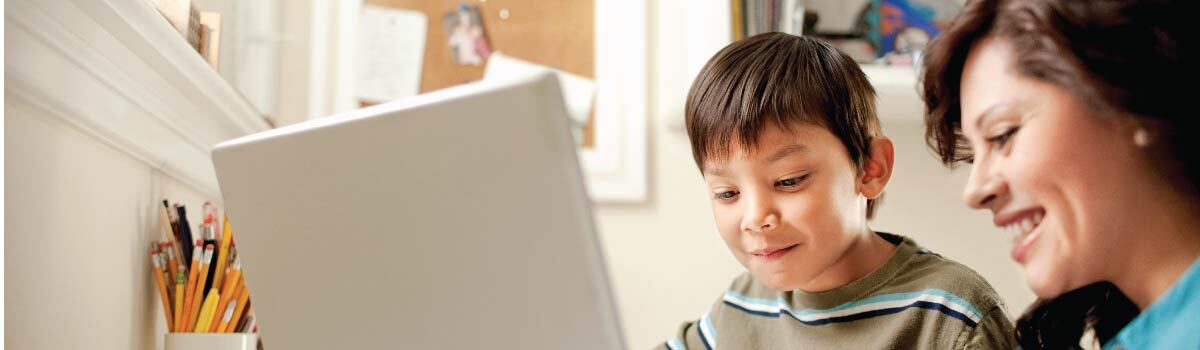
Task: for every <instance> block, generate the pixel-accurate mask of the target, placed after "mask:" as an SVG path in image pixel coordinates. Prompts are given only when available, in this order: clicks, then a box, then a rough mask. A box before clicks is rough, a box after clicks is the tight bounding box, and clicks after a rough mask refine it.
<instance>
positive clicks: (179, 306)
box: [171, 272, 187, 332]
mask: <svg viewBox="0 0 1200 350" xmlns="http://www.w3.org/2000/svg"><path fill="white" fill-rule="evenodd" d="M184 283H187V279H186V278H184V277H183V272H178V273H176V274H175V295H176V297H175V312H174V314H175V315H174V316H175V327H173V328H171V331H172V332H178V331H180V328H183V326H182V325H183V324H182V323H180V321H182V320H183V294H184V291H183V288H184V287H183V286H184Z"/></svg>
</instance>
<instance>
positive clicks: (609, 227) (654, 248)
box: [596, 0, 1033, 349]
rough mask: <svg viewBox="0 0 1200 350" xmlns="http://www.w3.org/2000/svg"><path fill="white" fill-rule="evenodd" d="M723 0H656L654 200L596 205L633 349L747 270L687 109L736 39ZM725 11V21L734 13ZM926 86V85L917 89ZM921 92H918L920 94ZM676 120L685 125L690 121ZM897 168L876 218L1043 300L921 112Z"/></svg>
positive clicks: (1008, 293) (1012, 290) (1019, 305)
mask: <svg viewBox="0 0 1200 350" xmlns="http://www.w3.org/2000/svg"><path fill="white" fill-rule="evenodd" d="M727 4H728V2H726V1H719V0H708V1H703V2H699V1H684V0H660V1H655V2H651V3H650V5H649V6H650V31H651V38H650V46H651V47H650V56H651V57H649V58H648V60H649V72H650V73H649V74H650V81H651V83H650V88H649V91H650V96H649V101H650V116H649V118H650V119H651V120H650V121H649V130H650V132H649V133H648V134H649V137H650V141H649V143H648V145H649V150H648V151H649V153H650V154H649V161H650V166H649V171H650V177H649V181H650V192H651V193H650V200H649V201H648V202H646V203H644V204H637V205H600V206H598V207H597V208H596V213H597V215H598V217H597V222H598V225H599V226H600V227H599V229H600V232H601V238H602V241H603V243H604V248H605V250H606V254H607V256H608V261H609V263H610V265H611V266H610V273H611V274H612V280H613V283H614V288H615V290H616V295H617V300H618V304H619V307H620V315H621V318H622V320H623V322H624V330H625V335H626V337H627V342H628V345H629V348H631V349H642V348H648V347H652V346H654V345H656V344H658V343H661V342H663V341H665V340H666V339H667V338H669V337H670V336H671V335H672V334H673V333H672V332H674V331H675V330H676V329H677V327H678V326H679V325H680V323H681V322H684V321H687V320H695V319H696V318H698V317H699V316H700V315H701V314H702V313H703V312H704V311H705V310H706V309H707V308H708V306H709V305H711V304H712V303H713V302H714V301H715V300H716V299H717V298H718V297H719V296H720V295H721V293H722V292H723V291H724V290H725V288H726V287H727V286H728V284H729V282H730V281H731V279H732V278H733V277H734V276H735V275H737V274H738V273H740V272H742V271H744V270H743V268H742V267H741V265H739V264H738V263H737V262H736V261H735V260H734V259H733V257H732V256H731V255H730V254H729V252H728V250H727V249H726V247H725V245H724V243H722V242H721V240H720V238H719V237H718V236H717V233H716V229H715V228H714V226H713V219H712V214H711V213H710V211H709V210H710V209H709V204H708V203H709V201H708V197H707V192H706V190H705V187H704V184H703V181H702V179H701V178H700V175H699V174H698V172H697V171H696V168H695V165H694V163H693V162H692V156H691V149H690V146H689V144H688V140H687V135H686V134H685V133H684V132H683V131H682V130H679V129H678V128H677V127H671V126H670V125H672V119H676V118H682V117H683V116H682V113H683V102H684V98H685V97H686V94H687V88H688V87H689V86H690V85H691V80H692V78H694V77H695V74H696V73H697V72H699V70H700V67H701V66H702V65H703V64H704V62H706V61H707V60H708V58H709V57H711V56H712V54H714V53H715V52H716V51H717V50H719V49H720V48H721V47H723V46H724V45H726V44H727V43H728V40H729V34H728V22H727V19H725V18H722V16H727V15H725V14H724V12H723V11H727V10H726V9H724V7H723V6H727ZM722 21H725V22H722ZM914 94H915V93H914ZM914 96H915V95H914ZM674 124H676V125H678V124H679V123H678V122H675V123H674ZM884 129H885V132H886V133H887V134H888V135H889V136H891V137H892V138H893V140H894V141H895V143H896V150H897V155H896V173H895V175H894V177H893V179H892V180H891V183H890V184H889V185H888V189H887V191H886V199H885V200H884V202H883V204H882V207H881V209H880V211H879V212H878V213H877V218H876V219H875V220H874V221H873V222H872V227H873V228H875V229H877V230H882V231H889V232H894V233H898V234H903V235H907V236H909V237H912V238H914V239H916V240H917V241H918V242H919V243H921V244H923V245H925V246H926V247H928V248H930V249H932V250H934V251H935V252H938V253H940V254H942V255H944V256H947V257H949V258H952V259H955V260H958V261H960V262H962V263H964V264H966V265H967V266H970V267H971V268H973V269H975V270H976V271H978V272H979V273H980V274H982V275H983V276H984V277H985V278H987V279H988V281H990V282H991V283H992V284H993V286H995V287H996V289H997V291H998V292H999V293H1000V295H1001V296H1002V297H1003V298H1005V299H1006V300H1007V302H1008V304H1009V312H1010V313H1012V314H1019V313H1020V311H1021V310H1023V309H1024V308H1025V306H1027V305H1028V304H1029V303H1030V302H1031V301H1032V300H1033V295H1032V294H1031V293H1030V292H1028V290H1027V289H1026V288H1025V282H1024V279H1023V277H1022V274H1021V273H1020V271H1019V270H1018V269H1017V267H1016V265H1014V264H1013V263H1011V262H1010V261H1009V259H1008V253H1007V251H1008V247H1009V243H1008V238H1007V237H1006V236H1004V235H1003V234H1002V233H1001V232H1000V231H999V230H997V229H995V228H993V227H992V225H991V224H990V222H991V220H990V216H989V215H987V214H986V213H983V212H973V211H971V210H968V209H967V208H966V207H964V206H963V205H962V202H961V200H960V199H959V198H960V193H961V192H960V191H961V189H962V186H963V184H964V183H965V178H966V174H967V172H966V171H967V169H965V168H964V169H960V170H957V171H953V172H952V171H950V170H947V169H945V168H943V167H942V166H941V165H940V164H939V163H938V162H937V161H936V160H935V159H934V157H933V156H932V155H931V154H930V153H929V152H928V151H927V150H926V148H925V144H924V141H923V139H922V137H923V129H922V126H921V122H920V120H919V119H917V118H909V119H886V120H884Z"/></svg>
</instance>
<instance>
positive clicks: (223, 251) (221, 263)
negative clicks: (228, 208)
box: [212, 216, 230, 309]
mask: <svg viewBox="0 0 1200 350" xmlns="http://www.w3.org/2000/svg"><path fill="white" fill-rule="evenodd" d="M224 221H225V222H224V225H225V228H224V229H223V230H222V233H221V241H220V245H219V246H218V248H217V270H216V271H217V275H216V276H213V283H212V285H213V288H221V290H222V291H224V290H225V289H224V288H222V287H221V286H222V285H221V280H223V279H224V277H225V259H226V257H228V256H229V241H230V237H229V217H228V216H226V217H225V220H224ZM218 309H220V308H219V307H218Z"/></svg>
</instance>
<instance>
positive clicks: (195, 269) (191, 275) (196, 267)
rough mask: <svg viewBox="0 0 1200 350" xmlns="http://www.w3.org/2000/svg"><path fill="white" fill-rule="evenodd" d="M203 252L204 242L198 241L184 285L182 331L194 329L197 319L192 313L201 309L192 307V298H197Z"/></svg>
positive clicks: (193, 249) (180, 329)
mask: <svg viewBox="0 0 1200 350" xmlns="http://www.w3.org/2000/svg"><path fill="white" fill-rule="evenodd" d="M203 252H204V247H203V244H201V243H200V241H196V245H195V246H193V247H192V267H191V268H190V269H188V282H187V285H185V286H184V289H185V290H186V292H184V294H185V295H184V298H183V327H180V328H179V331H180V332H191V331H192V324H193V321H192V320H194V319H195V318H194V317H192V315H194V314H196V311H199V310H193V309H192V300H195V299H196V278H198V277H200V276H198V275H199V274H200V260H201V259H203V258H204V257H202V256H201V255H203ZM201 297H203V296H201Z"/></svg>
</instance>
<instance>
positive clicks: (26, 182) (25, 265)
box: [4, 94, 211, 349]
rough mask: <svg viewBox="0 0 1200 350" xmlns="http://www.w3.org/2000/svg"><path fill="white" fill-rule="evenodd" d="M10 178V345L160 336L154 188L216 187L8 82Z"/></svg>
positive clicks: (155, 340) (152, 340)
mask: <svg viewBox="0 0 1200 350" xmlns="http://www.w3.org/2000/svg"><path fill="white" fill-rule="evenodd" d="M4 189H5V191H4V203H5V206H4V217H5V221H4V265H5V271H4V306H5V307H4V318H5V319H6V320H7V321H6V322H5V324H4V331H5V333H6V334H5V337H4V347H6V348H9V349H148V348H161V347H162V346H161V338H160V337H161V335H162V334H165V333H166V329H165V321H164V320H165V319H164V318H163V315H162V307H161V306H160V305H161V303H160V302H159V301H158V300H159V299H158V295H157V293H158V291H157V289H156V288H157V287H155V285H154V282H153V279H152V277H151V276H152V275H150V273H149V269H150V257H149V255H148V254H147V249H149V247H150V242H151V241H153V240H155V239H158V238H159V237H156V235H154V233H156V232H158V231H157V230H156V227H157V226H153V225H157V223H158V221H157V220H158V218H157V216H154V215H153V214H154V213H155V212H154V211H153V210H155V209H156V208H157V207H156V206H157V205H161V202H160V201H161V199H160V201H155V199H156V198H167V199H170V200H172V201H175V202H179V203H182V204H185V205H187V208H188V217H189V218H200V217H201V216H200V209H201V205H202V204H203V203H204V201H205V200H209V199H211V198H207V197H206V196H204V195H203V194H201V193H202V191H199V190H196V189H193V188H190V187H188V186H186V185H183V184H181V183H180V182H178V181H175V180H172V179H171V178H169V177H167V176H165V175H163V174H161V173H160V172H158V171H155V170H153V168H151V167H150V166H149V165H147V164H146V163H144V162H142V161H140V160H138V159H135V158H133V157H131V156H130V155H128V154H127V153H124V152H123V151H120V150H117V149H115V148H113V147H110V146H109V145H108V144H106V143H102V142H100V141H98V140H97V139H95V138H93V137H92V136H90V135H88V134H85V133H83V132H80V131H79V129H76V128H74V127H73V126H70V125H69V124H67V123H65V122H63V121H61V120H60V119H58V117H56V116H52V115H51V114H49V113H46V112H45V111H43V110H41V109H39V108H37V107H34V105H33V104H31V103H29V102H27V101H26V100H24V99H22V98H20V97H17V96H14V95H11V94H5V102H4ZM194 221H195V220H193V222H194Z"/></svg>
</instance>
